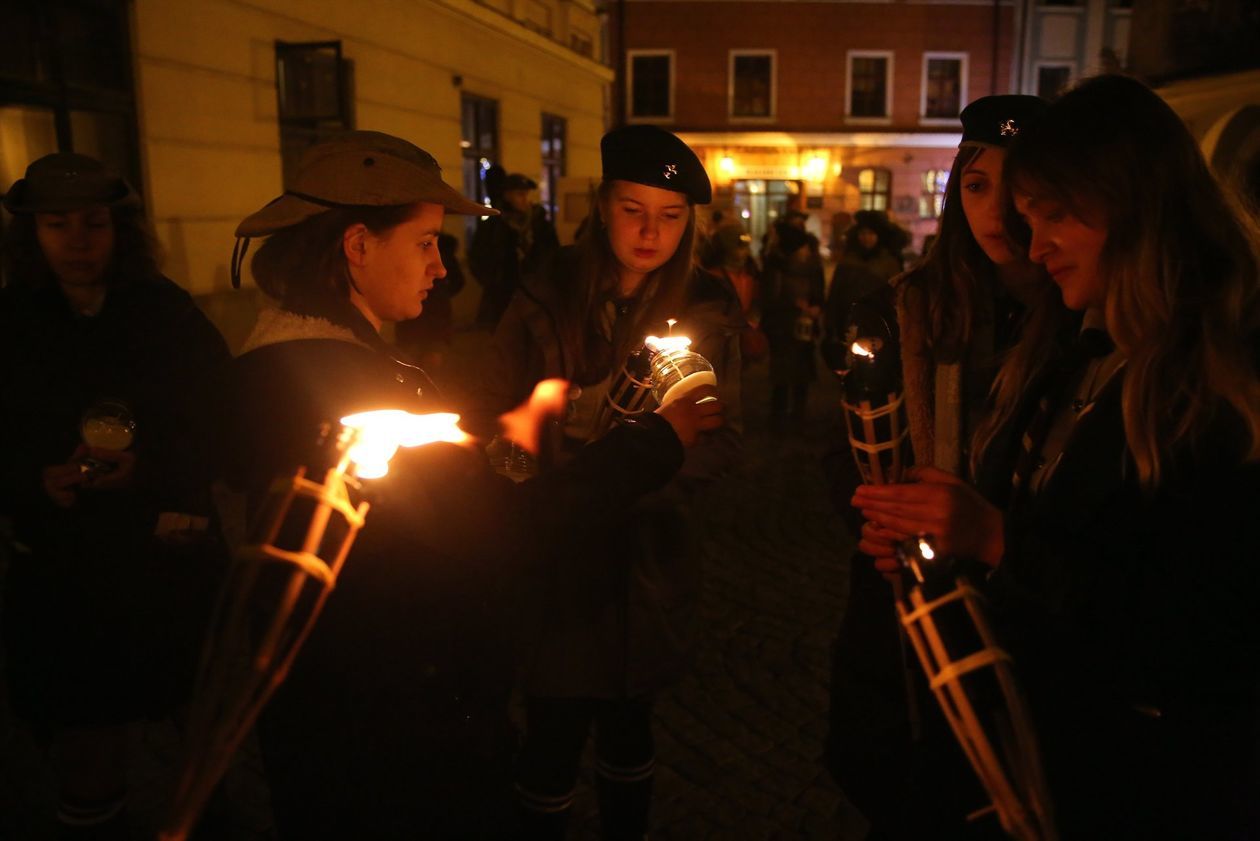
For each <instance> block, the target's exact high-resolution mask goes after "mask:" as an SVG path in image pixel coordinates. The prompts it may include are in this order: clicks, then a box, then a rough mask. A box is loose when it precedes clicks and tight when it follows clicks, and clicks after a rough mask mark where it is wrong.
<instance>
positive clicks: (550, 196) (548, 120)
mask: <svg viewBox="0 0 1260 841" xmlns="http://www.w3.org/2000/svg"><path fill="white" fill-rule="evenodd" d="M557 125H558V126H559V127H560V138H561V140H560V154H559V155H557V154H555V146H554V145H553V146H552V147H551V148H552V154H551V157H542V173H541V174H542V180H541V181H539V182H538V183H539V185H540V186H544V187H546V192H547V195H546V200H545V201H544V202H543V206H544V207H545V208H547V215H548V218H550V219H551V222H552V224H555V221H556V218H557V216H558V215H559V213H560V201H559V199H560V197H559V195H558V192H559V188H560V179H561V178H564V177H565V175H567V174H568V169H569V119H568V118H567V117H562V116H560V115H559V114H549V113H547V112H546V111H544V112H542V117H541V119H540V120H539V129H540V131H541V133H542V136H543V137H544V138H547V137H550V138H553V139H554V138H555V133H554V132H552V131H549V129H550V128H552V127H554V126H557ZM541 146H542V144H541V142H540V143H539V147H540V148H539V152H540V154H541V151H542V150H541ZM553 170H554V172H553ZM553 174H554V177H552V176H553ZM540 198H542V197H541V196H540Z"/></svg>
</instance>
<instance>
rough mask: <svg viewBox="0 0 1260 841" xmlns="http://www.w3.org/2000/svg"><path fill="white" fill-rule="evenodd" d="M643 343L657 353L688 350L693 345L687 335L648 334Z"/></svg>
mask: <svg viewBox="0 0 1260 841" xmlns="http://www.w3.org/2000/svg"><path fill="white" fill-rule="evenodd" d="M643 343H644V344H645V345H647V346H648V347H649V348H651V349H652V350H654V351H656V352H657V353H669V352H671V351H679V350H686V349H687V348H689V347H691V339H689V338H687V337H686V336H665V337H664V338H662V337H660V336H648V337H647V338H646V339H644V340H643Z"/></svg>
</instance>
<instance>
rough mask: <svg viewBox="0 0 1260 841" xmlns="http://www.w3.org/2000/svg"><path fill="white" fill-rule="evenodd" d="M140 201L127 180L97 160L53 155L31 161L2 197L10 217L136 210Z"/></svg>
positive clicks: (60, 154)
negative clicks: (99, 209) (103, 209)
mask: <svg viewBox="0 0 1260 841" xmlns="http://www.w3.org/2000/svg"><path fill="white" fill-rule="evenodd" d="M139 204H140V198H139V196H137V195H136V193H135V191H134V190H132V189H131V185H130V184H128V183H127V181H126V179H124V178H122V177H121V176H118V175H115V174H114V173H112V172H110V171H109V170H108V169H107V168H106V167H105V164H103V163H101V162H100V161H98V160H97V159H96V158H89V157H88V156H87V155H79V154H75V153H74V152H56V153H54V154H51V155H45V156H44V157H42V158H40V159H39V160H36V161H32V162H31V164H30V166H28V167H27V168H26V175H25V176H24V177H22V178H19V179H18V180H17V181H15V182H13V186H12V187H10V188H9V191H8V192H7V193H5V194H4V207H5V209H6V210H8V211H9V212H10V213H64V212H66V211H70V210H81V209H83V208H85V207H100V206H102V205H103V206H105V207H124V206H125V207H136V206H138V205H139Z"/></svg>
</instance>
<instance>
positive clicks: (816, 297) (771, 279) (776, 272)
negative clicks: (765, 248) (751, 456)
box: [761, 222, 823, 433]
mask: <svg viewBox="0 0 1260 841" xmlns="http://www.w3.org/2000/svg"><path fill="white" fill-rule="evenodd" d="M774 227H775V235H776V240H777V242H778V248H779V251H780V253H781V254H782V258H781V259H780V260H777V261H775V262H774V263H773V264H772V265H771V266H770V267H769V268H767V269H766V272H765V279H764V284H763V294H762V321H761V326H762V328H763V329H764V330H765V332H766V338H767V339H769V342H770V428H771V431H773V432H775V433H782V432H784V431H785V430H786V429H787V426H788V422H789V420H790V421H791V424H792V426H793V427H794V428H795V429H796V430H797V431H800V430H801V429H802V428H803V427H804V424H805V407H806V405H807V404H808V402H809V385H810V383H812V382H813V381H814V378H815V376H817V374H816V370H817V367H818V366H817V364H816V362H815V360H814V347H815V341H816V340H817V338H818V328H819V323H820V321H821V315H822V305H823V269H822V260H821V259H820V258H819V256H818V252H817V250H816V240H815V241H811V239H810V236H809V234H807V233H806V232H805V231H803V230H802V229H800V228H798V227H796V226H795V225H789V224H787V223H786V222H780V223H778V224H776V225H775V226H774Z"/></svg>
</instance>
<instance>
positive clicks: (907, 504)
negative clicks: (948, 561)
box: [853, 467, 1006, 567]
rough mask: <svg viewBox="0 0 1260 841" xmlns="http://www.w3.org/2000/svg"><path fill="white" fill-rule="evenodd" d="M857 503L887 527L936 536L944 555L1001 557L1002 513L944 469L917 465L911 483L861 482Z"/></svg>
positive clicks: (991, 560)
mask: <svg viewBox="0 0 1260 841" xmlns="http://www.w3.org/2000/svg"><path fill="white" fill-rule="evenodd" d="M853 505H854V507H855V508H858V509H860V510H861V511H862V516H863V517H865V518H866V519H867V520H870V521H871V522H873V523H876V524H878V525H880V526H882V527H883V528H885V529H890V530H892V531H897V532H901V533H903V534H930V535H932V537H933V539H934V540H935V541H936V545H937V548H938V549H939V550H940V551H942V552H944V553H946V554H949V555H958V556H961V557H972V558H976V559H977V560H979V561H980V562H982V563H984V564H986V565H988V566H991V567H996V566H997V565H998V564H999V563H1001V561H1002V555H1003V553H1004V552H1005V548H1006V547H1005V545H1004V544H1005V539H1004V536H1003V528H1002V526H1003V524H1002V512H1001V511H999V510H998V509H997V508H995V507H994V506H992V505H990V504H989V502H988V500H986V499H985V498H984V497H982V496H981V495H980V493H979V492H978V491H977V490H976V489H975V488H973V487H971V486H970V485H968V484H967V483H966V482H964V481H963V480H961V479H959V478H958V477H957V476H954V475H952V474H949V473H946V472H945V471H943V470H937V469H936V468H934V467H920V468H915V469H914V470H911V471H910V476H909V481H907V482H905V483H904V484H899V485H859V486H858V489H857V492H856V493H855V494H854V495H853Z"/></svg>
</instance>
